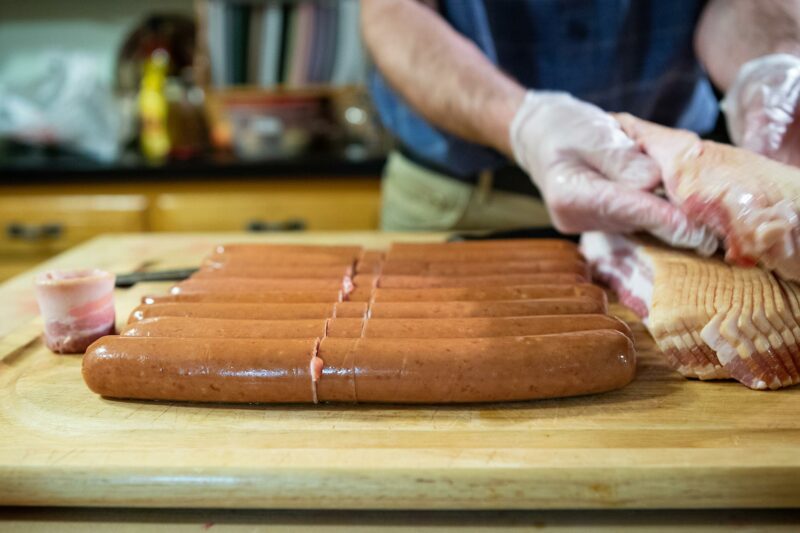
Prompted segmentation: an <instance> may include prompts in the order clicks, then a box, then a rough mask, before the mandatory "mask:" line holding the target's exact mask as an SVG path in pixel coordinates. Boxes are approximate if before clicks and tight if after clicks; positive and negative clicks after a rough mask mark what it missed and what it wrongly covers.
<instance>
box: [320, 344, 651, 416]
mask: <svg viewBox="0 0 800 533" xmlns="http://www.w3.org/2000/svg"><path fill="white" fill-rule="evenodd" d="M317 355H318V357H319V358H320V359H321V360H322V362H323V368H322V375H321V377H320V379H319V382H318V383H317V394H318V395H319V399H320V401H338V402H382V403H460V402H498V401H513V400H531V399H537V398H554V397H562V396H576V395H581V394H593V393H598V392H606V391H610V390H614V389H618V388H621V387H624V386H625V385H627V384H628V383H630V381H631V380H632V379H633V377H634V374H635V371H636V356H635V352H634V349H633V345H632V343H631V341H630V339H628V338H627V337H626V336H625V335H623V334H622V333H620V332H618V331H613V330H600V331H586V332H578V333H564V334H555V335H541V336H533V337H500V338H490V339H391V340H389V339H370V338H366V339H336V338H330V337H327V338H325V339H322V341H321V343H320V346H319V351H318V354H317Z"/></svg>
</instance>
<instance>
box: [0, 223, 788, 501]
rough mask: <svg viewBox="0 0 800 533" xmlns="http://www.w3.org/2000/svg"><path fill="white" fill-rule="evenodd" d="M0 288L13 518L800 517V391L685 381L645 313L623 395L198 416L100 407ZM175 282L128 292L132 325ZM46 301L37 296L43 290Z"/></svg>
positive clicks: (382, 238) (169, 255)
mask: <svg viewBox="0 0 800 533" xmlns="http://www.w3.org/2000/svg"><path fill="white" fill-rule="evenodd" d="M442 238H443V236H442V235H420V234H414V235H399V234H379V233H341V234H338V233H336V234H313V233H312V234H302V235H287V234H284V235H275V236H270V237H266V236H264V237H255V236H249V237H245V236H243V235H234V234H218V235H208V234H204V235H186V234H184V235H157V236H155V235H153V236H143V235H128V236H126V235H116V236H106V237H101V238H98V239H96V240H94V241H91V242H89V243H87V244H84V245H82V246H80V247H78V248H75V249H73V250H71V251H70V252H68V253H66V254H64V255H62V256H60V257H58V258H56V259H54V260H52V261H51V262H50V264H49V265H47V266H48V267H73V266H78V265H86V266H96V267H99V268H105V269H109V270H112V271H115V272H118V273H121V272H127V271H131V270H134V269H159V268H174V267H180V266H191V265H193V264H197V263H198V261H199V260H200V258H201V257H202V256H203V255H204V254H205V253H206V252H207V251H208V249H209V248H210V246H212V245H213V244H214V243H217V242H230V241H243V240H260V241H265V242H266V241H272V242H304V243H320V244H325V243H354V244H362V245H365V246H369V247H382V246H383V247H385V246H386V245H388V243H389V242H390V241H397V240H417V241H418V240H441V239H442ZM31 279H32V278H31V274H28V275H23V276H22V277H19V278H16V279H14V280H12V281H10V282H9V283H8V284H6V285H5V286H3V287H0V295H4V296H6V295H11V296H9V297H7V298H6V297H4V298H3V302H4V303H3V304H2V313H0V320H2V321H5V323H6V324H9V323H12V322H10V321H16V322H20V321H22V323H21V324H19V325H18V326H16V327H14V328H13V329H12V330H11V331H9V332H8V333H6V334H5V335H4V336H3V337H2V339H0V504H3V505H48V506H51V505H53V506H124V507H160V508H163V507H183V508H186V507H206V508H297V509H311V508H314V509H343V508H351V509H581V508H583V509H589V508H592V509H597V508H627V509H642V508H712V507H714V508H719V507H736V508H743V507H753V508H755V507H790V506H798V505H800V416H798V412H800V389H797V388H790V389H786V390H781V391H775V392H756V391H752V390H748V389H746V388H745V387H742V386H741V385H739V384H738V383H733V382H697V381H690V380H686V379H684V378H682V377H681V376H679V375H678V374H677V373H675V372H674V371H672V370H670V369H669V368H668V367H667V365H666V363H665V362H664V360H663V359H662V357H661V356H660V355H659V353H658V352H657V348H656V347H655V345H654V343H653V341H652V339H651V338H650V337H649V336H648V334H647V332H646V331H645V329H644V328H643V326H642V325H641V324H640V323H638V322H637V321H636V319H635V317H634V315H633V313H631V312H630V311H629V310H627V309H625V308H624V307H622V306H621V305H619V304H612V306H611V310H612V313H614V314H616V315H618V316H620V317H621V318H623V319H625V320H627V321H628V322H629V323H630V325H631V327H632V329H633V331H634V333H635V336H636V344H637V349H638V355H639V363H638V371H637V377H636V379H635V381H634V382H633V383H632V384H630V385H629V386H627V387H625V388H623V389H622V390H619V391H615V392H611V393H606V394H601V395H595V396H585V397H578V398H570V399H558V400H545V401H533V402H518V403H505V404H488V405H460V406H403V405H316V406H314V405H307V406H297V405H269V406H262V405H245V406H242V405H198V404H181V403H166V402H160V403H159V402H143V401H116V400H107V399H103V398H101V397H99V396H97V395H95V394H93V393H92V392H90V391H89V389H88V388H87V387H86V385H85V384H84V382H83V380H82V378H81V372H80V363H81V360H80V356H63V355H54V354H52V353H51V352H49V351H48V350H47V348H46V347H45V346H44V344H43V343H42V341H41V340H40V338H39V333H40V331H41V327H42V325H41V323H40V322H39V320H38V319H36V318H32V319H31V318H29V317H27V314H29V313H31V308H30V305H29V302H28V300H26V298H28V296H27V294H28V292H27V289H26V287H29V285H28V284H29V283H31ZM167 286H168V284H164V283H161V284H152V283H151V284H139V285H136V286H134V287H133V288H132V289H118V290H117V295H116V308H117V316H118V321H119V323H121V322H122V321H124V320H125V319H126V318H127V315H128V313H129V312H130V310H131V309H132V308H133V307H134V306H135V305H136V303H137V302H138V300H139V298H140V296H141V295H142V294H145V293H150V292H160V291H163V290H164V289H165V288H166V287H167ZM30 298H31V299H32V289H30Z"/></svg>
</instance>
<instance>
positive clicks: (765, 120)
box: [722, 54, 800, 166]
mask: <svg viewBox="0 0 800 533" xmlns="http://www.w3.org/2000/svg"><path fill="white" fill-rule="evenodd" d="M798 99H800V57H797V56H793V55H789V54H773V55H768V56H763V57H759V58H756V59H753V60H752V61H748V62H747V63H745V64H744V65H742V67H741V69H740V70H739V74H738V75H737V76H736V80H735V81H734V82H733V85H731V87H730V89H728V92H727V94H726V95H725V99H724V100H723V101H722V110H723V112H724V113H725V118H726V120H727V124H728V133H729V134H730V136H731V140H732V141H733V142H734V144H737V145H739V146H741V147H742V148H747V149H749V150H753V151H754V152H757V153H759V154H762V155H765V156H767V157H770V158H772V159H775V160H777V161H781V162H783V163H789V164H792V165H798V166H800V120H796V118H797V116H798V105H797V104H798Z"/></svg>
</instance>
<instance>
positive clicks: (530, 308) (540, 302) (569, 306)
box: [373, 297, 608, 318]
mask: <svg viewBox="0 0 800 533" xmlns="http://www.w3.org/2000/svg"><path fill="white" fill-rule="evenodd" d="M495 301H501V302H502V301H505V302H525V305H524V308H519V309H524V310H525V316H533V315H591V314H601V315H604V314H607V313H608V306H607V305H606V302H605V301H604V300H598V299H595V298H585V297H582V298H577V297H576V298H538V299H531V300H485V301H484V304H483V305H490V304H492V303H493V302H495ZM455 302H456V301H453V302H448V303H455ZM382 303H387V304H388V303H391V302H388V301H387V302H382ZM398 303H403V302H398ZM408 303H416V306H415V307H414V308H415V309H419V310H420V311H419V312H423V313H424V312H425V311H423V309H424V308H425V306H428V305H429V304H433V303H436V302H435V301H433V302H408ZM442 303H444V302H442ZM470 303H473V304H477V303H478V302H477V301H473V302H470ZM374 305H375V304H373V306H374ZM451 308H453V309H455V308H457V306H452V307H451ZM511 308H514V307H513V306H511ZM420 318H424V317H420Z"/></svg>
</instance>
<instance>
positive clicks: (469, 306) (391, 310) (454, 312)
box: [369, 300, 571, 318]
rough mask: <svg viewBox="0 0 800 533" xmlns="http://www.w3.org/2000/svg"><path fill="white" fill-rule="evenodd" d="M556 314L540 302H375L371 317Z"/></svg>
mask: <svg viewBox="0 0 800 533" xmlns="http://www.w3.org/2000/svg"><path fill="white" fill-rule="evenodd" d="M567 309H569V308H567ZM567 309H564V310H567ZM570 310H571V309H570ZM554 312H555V311H554V309H553V307H552V306H551V305H549V304H544V305H543V304H541V303H540V301H539V300H492V301H474V302H463V301H461V302H458V301H457V302H438V301H436V302H374V303H373V304H372V305H371V306H370V311H369V313H370V315H369V316H370V317H373V318H469V317H504V316H536V315H542V314H545V313H548V314H554ZM562 314H564V313H562Z"/></svg>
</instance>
